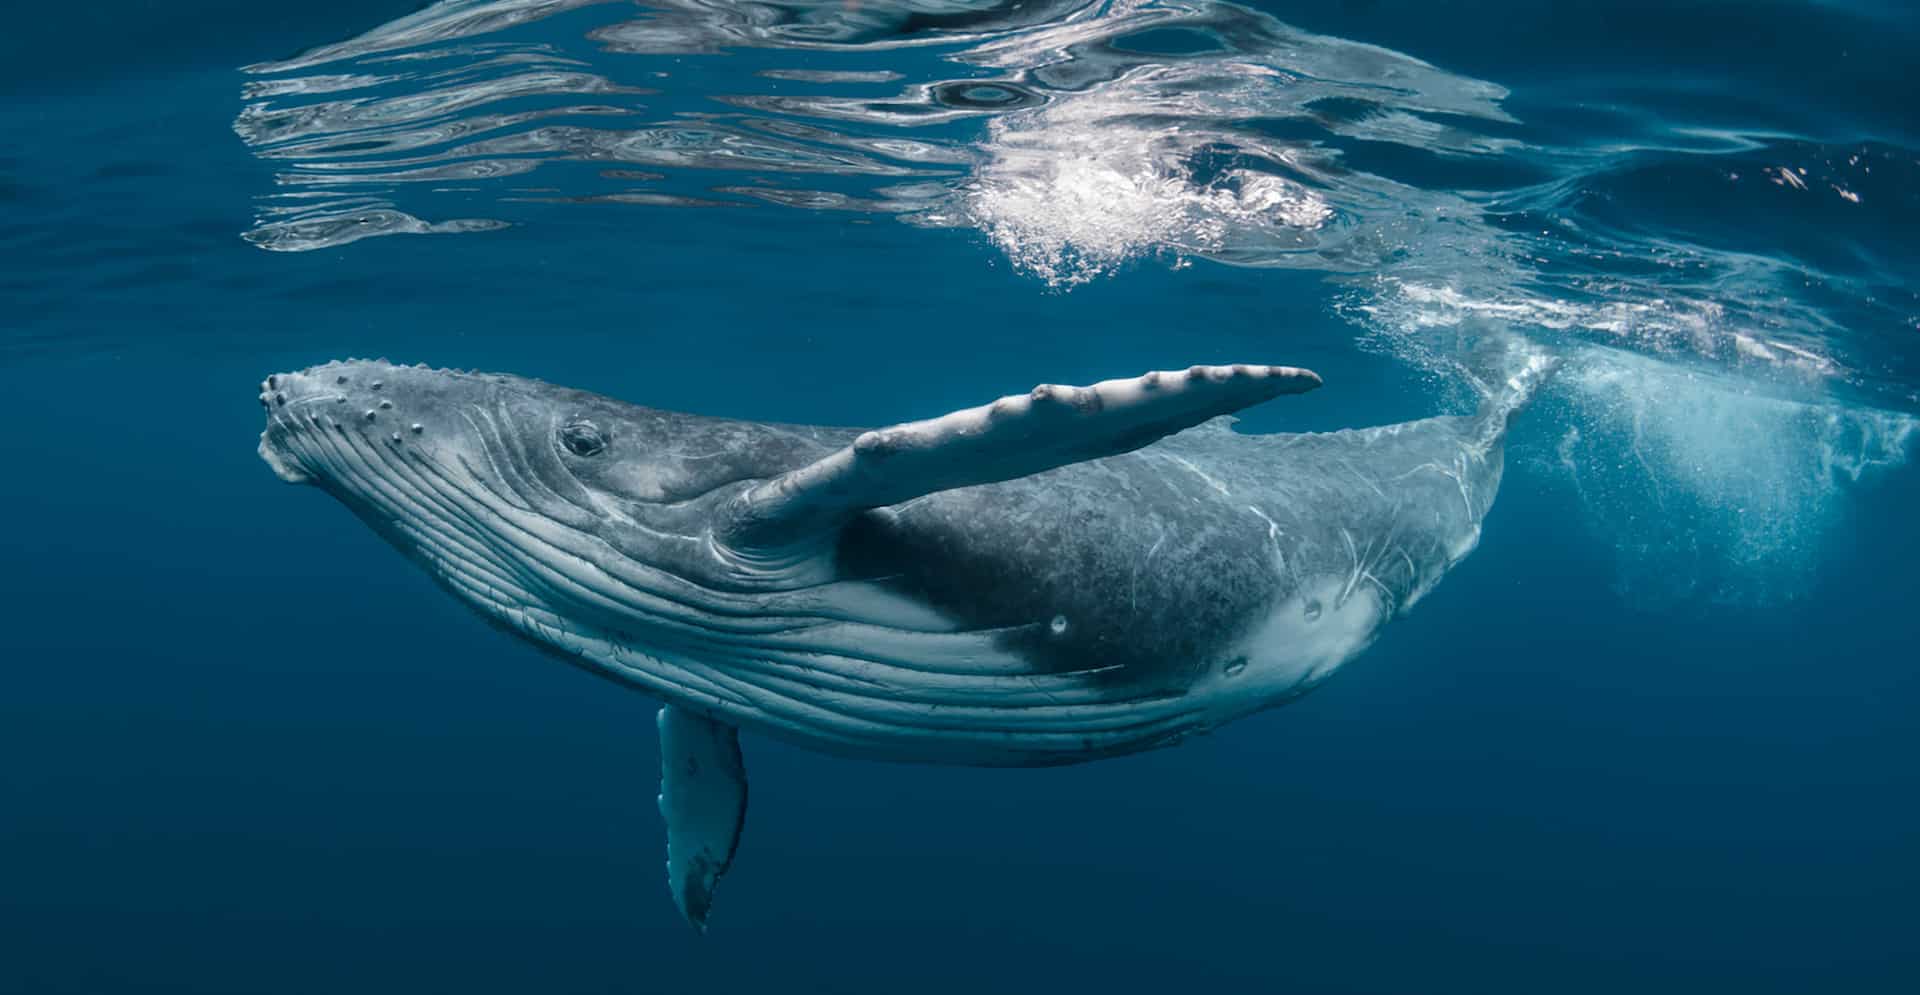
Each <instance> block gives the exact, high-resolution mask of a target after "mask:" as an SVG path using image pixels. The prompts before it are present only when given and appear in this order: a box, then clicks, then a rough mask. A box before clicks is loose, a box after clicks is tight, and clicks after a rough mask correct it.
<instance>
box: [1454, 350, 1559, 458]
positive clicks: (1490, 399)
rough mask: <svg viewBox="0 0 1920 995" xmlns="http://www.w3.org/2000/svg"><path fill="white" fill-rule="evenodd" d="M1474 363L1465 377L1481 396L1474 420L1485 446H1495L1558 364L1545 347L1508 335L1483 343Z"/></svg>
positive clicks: (1557, 359) (1550, 376)
mask: <svg viewBox="0 0 1920 995" xmlns="http://www.w3.org/2000/svg"><path fill="white" fill-rule="evenodd" d="M1475 360H1476V361H1475V362H1474V363H1473V364H1472V368H1471V369H1470V371H1469V374H1468V375H1469V378H1470V379H1471V381H1472V383H1473V386H1474V389H1475V390H1476V391H1477V392H1478V393H1479V394H1480V396H1481V401H1480V408H1479V410H1478V411H1477V412H1476V413H1475V415H1474V420H1475V421H1477V422H1478V423H1479V425H1480V431H1481V434H1482V437H1483V438H1484V439H1485V440H1486V441H1487V442H1489V443H1493V442H1498V441H1500V440H1501V439H1502V438H1504V437H1505V435H1506V431H1507V423H1508V421H1509V420H1510V419H1512V417H1513V415H1514V414H1515V413H1516V412H1518V411H1519V410H1520V409H1521V408H1524V407H1526V406H1527V403H1528V402H1529V401H1531V400H1533V395H1534V394H1535V393H1536V392H1537V391H1538V390H1539V389H1540V387H1541V385H1543V384H1545V383H1546V382H1547V381H1548V380H1549V379H1551V378H1552V376H1553V373H1554V370H1556V369H1558V368H1559V365H1560V360H1559V358H1558V357H1556V356H1554V355H1553V354H1552V353H1550V352H1548V351H1547V349H1546V347H1545V346H1542V345H1540V344H1539V343H1536V342H1530V341H1528V340H1526V339H1524V338H1521V337H1520V336H1518V335H1514V334H1510V333H1509V334H1506V335H1502V336H1500V337H1498V338H1497V339H1494V340H1492V341H1489V342H1487V343H1485V344H1484V345H1483V347H1482V348H1481V349H1480V350H1479V352H1478V354H1477V355H1476V357H1475Z"/></svg>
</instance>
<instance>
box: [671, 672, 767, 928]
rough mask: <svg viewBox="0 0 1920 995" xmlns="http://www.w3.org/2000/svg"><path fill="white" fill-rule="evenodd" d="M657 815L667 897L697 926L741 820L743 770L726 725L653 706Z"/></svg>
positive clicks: (735, 737) (736, 741)
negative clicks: (661, 822)
mask: <svg viewBox="0 0 1920 995" xmlns="http://www.w3.org/2000/svg"><path fill="white" fill-rule="evenodd" d="M660 814H661V815H662V816H664V817H665V818H666V820H667V884H668V886H669V887H670V888H672V889H673V900H674V903H675V904H676V905H678V906H679V907H680V913H681V914H682V915H684V916H686V917H687V921H688V922H690V923H692V924H693V925H694V927H695V928H697V929H699V930H701V931H702V932H704V931H705V930H706V928H707V910H708V909H709V908H710V907H711V906H712V904H713V889H714V886H715V885H716V884H717V883H719V881H720V876H721V875H722V874H725V873H726V872H727V868H728V866H730V865H731V864H732V863H733V852H734V849H735V848H736V847H738V846H739V844H740V829H741V827H742V826H743V825H744V824H745V823H746V819H747V768H746V765H745V763H743V762H742V760H741V757H740V737H739V733H738V732H737V731H736V730H735V729H734V728H733V727H732V726H730V725H726V724H725V723H721V722H716V721H714V720H712V719H709V718H706V717H705V716H702V715H699V714H696V713H694V712H690V711H687V710H686V709H683V708H675V707H673V706H671V705H669V706H667V707H665V708H662V709H660Z"/></svg>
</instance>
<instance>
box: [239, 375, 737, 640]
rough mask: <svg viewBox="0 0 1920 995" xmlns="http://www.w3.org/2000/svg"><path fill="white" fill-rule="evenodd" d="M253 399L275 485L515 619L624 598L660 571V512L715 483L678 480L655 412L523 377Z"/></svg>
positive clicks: (391, 381)
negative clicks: (337, 505)
mask: <svg viewBox="0 0 1920 995" xmlns="http://www.w3.org/2000/svg"><path fill="white" fill-rule="evenodd" d="M260 402H261V404H262V406H263V407H264V408H265V410H266V416H267V424H266V429H265V431H264V432H262V434H261V436H260V449H259V452H260V455H261V457H262V458H263V459H264V460H265V461H266V463H267V465H268V466H269V467H271V468H272V469H273V471H274V473H275V474H277V475H278V476H279V477H280V478H281V479H282V480H285V481H288V482H292V483H304V484H311V485H315V486H317V487H319V488H320V489H322V490H324V491H326V492H327V493H328V494H330V495H332V496H333V497H334V498H336V499H338V500H339V501H340V502H341V503H342V504H345V505H346V506H348V507H349V508H350V509H351V510H353V512H354V513H355V514H357V515H358V516H359V517H360V518H361V519H362V520H364V521H365V522H366V523H367V524H368V525H370V526H372V527H373V528H374V529H375V530H376V531H378V532H379V533H380V534H381V535H382V536H383V537H384V538H386V539H387V540H388V541H389V542H390V543H392V544H393V545H394V546H396V547H398V548H399V549H400V551H401V552H403V553H405V554H407V555H408V556H409V557H411V558H413V559H415V560H416V561H418V562H420V563H421V565H422V566H424V567H426V569H427V570H428V571H429V573H431V574H433V575H434V576H435V577H436V578H437V579H438V580H440V581H441V582H442V583H443V584H445V585H446V586H448V587H449V588H451V589H452V590H453V592H454V593H455V594H456V595H458V596H460V597H462V598H463V599H464V600H467V601H469V602H471V603H474V604H475V606H476V607H479V608H480V609H482V610H483V612H485V613H487V614H493V615H507V616H513V617H514V618H516V619H518V618H519V617H521V616H526V617H530V618H535V619H539V618H546V619H552V620H566V619H580V618H582V617H585V616H588V615H590V614H591V612H590V611H589V610H588V608H587V607H585V606H587V605H590V604H595V603H604V602H606V601H608V600H609V599H614V600H629V598H628V595H630V593H631V589H632V588H633V587H634V586H636V584H638V583H639V581H637V580H636V579H635V578H634V577H633V576H631V575H635V574H646V575H648V576H649V577H653V576H654V575H657V574H658V573H660V571H661V570H662V568H663V564H662V562H661V559H662V555H663V554H662V547H663V546H672V545H673V543H672V542H668V541H666V540H663V539H662V529H665V530H666V531H667V532H672V531H673V529H672V526H673V521H672V509H675V508H677V507H679V506H680V503H681V502H690V503H693V504H696V505H697V503H698V500H697V499H698V498H699V497H700V496H702V495H703V494H705V493H706V492H707V491H710V490H711V489H712V485H713V481H714V479H722V480H724V479H725V478H726V477H727V473H726V472H725V469H724V467H722V468H721V469H720V474H719V477H718V478H715V477H714V476H713V475H712V474H711V473H710V474H707V475H705V476H703V475H701V474H696V473H691V472H687V471H686V470H685V469H684V468H685V466H686V465H687V463H686V461H685V460H683V459H681V458H679V457H678V456H677V455H676V454H677V453H678V452H679V450H678V449H677V448H676V447H677V446H680V445H682V444H684V440H682V439H679V438H677V437H676V432H675V431H674V428H675V426H674V424H673V423H672V422H670V420H669V419H668V416H666V415H665V413H663V412H658V411H655V410H653V409H649V408H643V407H638V406H635V405H629V404H624V403H622V402H619V401H615V400H612V399H609V398H606V397H602V396H599V395H595V394H591V393H587V392H585V391H578V390H572V389H568V388H564V387H559V386H555V385H553V384H548V383H543V382H541V381H537V380H530V379H525V378H521V377H513V376H505V375H499V374H490V373H472V372H464V371H457V370H443V369H429V368H427V367H424V366H396V365H393V364H390V363H386V362H384V361H366V360H348V361H345V362H334V363H328V364H325V365H323V366H316V367H313V368H311V369H307V370H303V371H300V372H296V373H281V374H275V375H273V376H270V377H268V378H267V379H266V380H265V381H264V382H263V383H262V384H261V385H260ZM681 434H684V433H681ZM720 462H723V463H724V461H720ZM660 509H667V510H666V511H662V510H660ZM639 518H645V519H646V523H647V524H646V526H644V527H643V526H642V525H640V524H639V523H638V521H637V519H639ZM679 544H680V545H690V544H689V543H687V542H685V541H682V542H680V543H679ZM615 573H625V574H628V575H629V576H627V577H626V578H624V579H623V580H619V581H616V580H614V579H613V577H612V576H611V575H612V574H615ZM553 624H561V623H560V622H559V621H556V622H554V623H553ZM547 641H552V640H547Z"/></svg>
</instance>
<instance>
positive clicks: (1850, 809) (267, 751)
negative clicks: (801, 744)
mask: <svg viewBox="0 0 1920 995" xmlns="http://www.w3.org/2000/svg"><path fill="white" fill-rule="evenodd" d="M6 21H7V30H6V31H4V32H0V87H3V88H4V90H3V91H0V92H3V93H4V99H3V100H0V135H4V136H5V137H6V138H7V141H6V143H5V147H4V148H0V259H4V260H5V265H4V267H0V305H4V306H3V307H0V315H3V316H4V317H3V318H0V413H4V419H0V468H4V469H0V481H4V486H0V521H4V522H6V523H7V532H6V538H5V539H4V541H0V606H4V607H3V608H0V661H4V665H3V667H4V669H3V671H0V672H3V673H4V675H5V683H4V690H0V758H3V759H0V992H6V993H12V992H21V993H36V995H37V993H54V992H73V993H104V992H118V991H140V992H161V991H166V992H172V991H180V992H195V993H214V992H234V993H260V992H272V993H296V992H329V993H332V992H341V991H380V992H384V991H395V992H402V991H404V992H420V991H459V992H495V991H498V992H527V991H541V992H648V993H654V992H657V993H672V995H680V993H720V992H759V991H806V992H847V993H855V992H861V993H864V992H886V993H898V992H927V993H938V992H977V991H983V990H990V991H1089V992H1094V991H1097V992H1133V991H1142V992H1145V991H1198V990H1206V991H1216V990H1217V991H1277V990H1289V991H1306V992H1391V993H1406V992H1454V991H1463V992H1464V991H1471V992H1528V993H1533V992H1542V991H1552V992H1607V993H1613V992H1619V991H1626V990H1633V991H1649V992H1650V991H1684V992H1703V991H1737V992H1742V993H1754V992H1808V991H1833V992H1847V993H1868V992H1912V991H1916V990H1920V916H1917V915H1916V912H1915V909H1916V907H1920V764H1917V763H1916V758H1920V721H1916V716H1920V668H1917V667H1916V666H1915V659H1916V654H1915V651H1914V649H1913V645H1912V644H1913V643H1914V642H1915V640H1916V637H1920V618H1917V617H1916V614H1915V611H1914V607H1913V606H1914V604H1915V601H1916V598H1917V597H1920V571H1916V570H1915V568H1914V566H1913V564H1914V562H1915V560H1916V558H1917V557H1920V525H1916V522H1915V518H1914V511H1913V509H1914V508H1916V507H1920V473H1917V472H1916V468H1915V467H1914V465H1913V464H1912V462H1911V461H1912V459H1913V457H1914V456H1915V452H1914V450H1915V448H1916V445H1920V443H1917V442H1916V438H1917V437H1920V433H1916V431H1915V427H1916V424H1917V423H1916V419H1917V418H1920V251H1916V248H1915V246H1916V245H1920V192H1916V190H1917V189H1920V188H1917V187H1916V181H1920V115H1916V111H1915V101H1914V93H1915V90H1914V85H1913V79H1914V77H1915V75H1916V73H1915V70H1916V69H1920V64H1917V63H1916V56H1915V54H1914V53H1915V52H1916V51H1920V16H1916V15H1915V14H1914V13H1913V11H1912V10H1911V9H1909V8H1908V6H1907V5H1903V4H1895V3H1884V2H1877V0H1844V2H1811V0H1768V2H1762V3H1753V4H1721V3H1699V2H1694V3H1681V4H1653V3H1643V2H1622V3H1611V4H1589V3H1573V4H1519V3H1513V2H1511V0H1486V2H1472V3H1464V4H1445V5H1435V4H1415V3H1405V2H1399V0H1350V2H1344V3H1333V4H1297V3H1281V2H1272V0H1260V2H1239V3H1230V2H1219V0H1129V2H1111V3H1102V2H1089V0H1025V2H1023V3H1017V4H1008V3H994V2H990V0H783V2H777V3H775V2H762V3H751V4H749V3H730V2H723V0H648V2H645V3H641V4H629V3H612V2H592V0H494V2H468V0H450V2H445V3H440V4H436V5H432V6H428V7H424V8H418V7H416V6H415V5H413V4H411V3H405V2H399V3H396V2H382V0H348V2H343V3H336V4H327V5H312V6H305V7H291V6H285V5H257V4H239V3H231V2H224V0H189V2H187V3H183V4H177V5H170V6H166V7H151V6H148V5H136V4H128V3H116V2H103V3H99V4H93V5H88V6H69V7H55V6H44V7H32V8H25V9H21V10H17V11H12V12H10V13H9V14H8V15H7V17H6ZM1514 336H1518V337H1520V338H1523V339H1526V340H1528V341H1531V342H1534V343H1537V344H1538V346H1539V347H1540V348H1542V349H1545V350H1548V351H1550V352H1552V353H1553V354H1554V355H1556V356H1557V357H1559V359H1560V361H1561V366H1560V370H1559V373H1558V375H1557V377H1556V378H1555V379H1554V380H1553V381H1552V382H1551V384H1550V385H1549V386H1548V387H1547V388H1546V390H1545V391H1544V392H1543V394H1542V396H1541V397H1539V398H1538V399H1537V401H1536V403H1535V404H1534V405H1533V406H1532V407H1531V408H1529V409H1528V410H1527V411H1526V412H1525V413H1524V414H1523V415H1522V417H1521V418H1520V419H1519V420H1518V421H1517V422H1516V425H1515V428H1514V434H1513V437H1512V440H1511V447H1510V452H1509V466H1508V474H1507V478H1506V481H1505V483H1504V485H1503V489H1502V492H1501V495H1500V498H1499V501H1498V503H1497V505H1496V506H1495V508H1494V510H1493V512H1492V514H1491V515H1490V516H1489V518H1488V520H1487V523H1486V530H1485V535H1484V537H1483V540H1482V542H1481V545H1480V548H1479V549H1478V551H1477V552H1475V553H1474V554H1473V556H1472V557H1470V558H1469V559H1468V560H1466V561H1465V562H1464V563H1462V564H1461V565H1460V566H1459V567H1458V568H1456V569H1455V570H1454V571H1453V572H1452V573H1451V574H1450V575H1449V577H1448V578H1447V580H1446V581H1445V582H1444V583H1443V584H1441V586H1440V587H1439V588H1438V589H1437V590H1435V591H1434V592H1433V593H1432V594H1431V595H1430V596H1429V597H1428V598H1427V599H1426V600H1424V601H1423V602H1422V603H1421V604H1420V605H1419V607H1418V608H1417V610H1415V611H1413V612H1412V613H1411V614H1410V615H1409V616H1407V617H1406V618H1404V619H1401V620H1399V621H1396V622H1395V623H1393V624H1392V625H1391V626H1390V627H1389V628H1388V629H1387V630H1386V631H1385V633H1384V635H1383V637H1382V638H1381V640H1380V641H1379V642H1378V643H1377V644H1376V645H1375V646H1374V647H1373V648H1372V649H1370V650H1369V651H1368V652H1367V653H1366V654H1365V655H1364V656H1362V657H1360V658H1359V659H1357V660H1356V661H1354V662H1352V663H1350V664H1348V665H1347V667H1346V668H1345V669H1343V671H1342V672H1341V673H1339V674H1338V675H1337V676H1335V677H1334V678H1333V679H1332V680H1330V681H1329V682H1328V683H1327V684H1326V685H1325V686H1324V687H1322V688H1320V689H1318V690H1317V691H1315V692H1314V693H1313V694H1312V695H1310V696H1307V697H1306V698H1304V699H1302V700H1300V701H1298V702H1296V703H1293V704H1290V705H1288V706H1287V707H1285V708H1282V709H1276V710H1273V711H1270V712H1265V713H1262V714H1260V715H1257V716H1254V717H1250V718H1247V719H1244V720H1242V721H1240V722H1238V723H1235V724H1232V725H1230V726H1227V727H1225V728H1223V729H1220V730H1219V731H1217V732H1215V733H1213V734H1212V735H1210V736H1207V737H1203V738H1199V739H1196V740H1193V741H1190V742H1187V743H1184V744H1182V745H1180V746H1178V747H1177V748H1174V749H1170V750H1161V751H1154V752H1148V753H1144V754H1139V755H1135V756H1132V757H1127V758H1122V759H1117V760H1109V761H1102V762H1099V763H1093V764H1087V765H1081V766H1074V767H1065V768H1056V769H1046V770H976V769H966V768H946V767H922V766H909V765H894V764H879V763H862V762H854V761H847V760H841V759H834V758H828V757H823V756H819V755H815V754H812V753H808V752H805V751H802V750H800V749H797V748H794V747H791V746H788V745H785V744H783V743H781V742H779V741H776V740H771V739H767V738H764V737H757V736H752V735H749V736H747V737H745V741H744V747H745V750H746V754H747V763H748V767H749V769H750V771H751V774H752V806H751V813H750V815H749V819H748V827H747V831H746V836H745V839H744V841H743V844H742V848H741V852H740V855H739V859H738V861H737V863H736V864H735V866H734V869H733V871H732V873H731V874H730V876H729V877H728V878H727V880H726V882H725V884H724V885H723V887H722V889H721V892H720V894H719V896H718V900H717V903H716V907H715V912H714V917H713V925H712V929H711V930H710V931H709V932H708V933H706V934H705V935H698V934H696V933H695V932H694V931H693V930H691V929H690V928H689V927H688V926H687V925H686V924H685V923H684V922H683V921H681V920H680V918H679V916H678V914H677V912H676V911H675V910H674V907H673V904H672V902H671V901H670V900H669V898H668V895H667V889H666V888H665V885H664V881H663V875H662V868H661V863H662V860H663V856H664V853H663V850H664V842H663V830H662V827H661V825H660V821H659V817H658V814H657V812H656V810H655V802H654V795H655V792H656V782H657V778H658V770H659V767H658V764H659V758H658V747H657V744H656V742H655V738H654V723H653V713H654V709H655V704H654V703H653V702H650V701H648V700H647V699H645V698H644V697H642V696H640V695H638V694H635V693H632V692H629V691H625V690H623V689H620V688H618V687H615V686H613V685H611V684H609V683H607V682H604V681H599V680H595V679H592V678H591V677H589V676H588V675H586V674H585V673H583V672H581V671H579V670H576V669H573V668H569V667H565V666H561V665H558V664H556V663H555V662H554V661H552V660H550V659H548V658H545V657H542V656H541V655H539V654H538V653H537V652H535V651H534V650H533V649H532V648H530V647H528V646H526V645H523V644H522V643H520V642H517V641H514V640H510V639H507V638H505V637H504V636H502V635H501V634H499V633H498V632H497V631H495V630H493V629H491V628H489V627H487V626H486V625H485V624H483V623H482V622H481V621H479V620H478V619H477V618H475V617H474V616H473V615H472V614H471V613H470V612H468V611H467V610H465V609H463V608H462V607H460V606H459V605H457V604H455V603H454V602H453V601H452V600H451V599H449V598H447V597H446V596H445V595H444V594H442V593H441V592H440V591H439V590H438V589H437V588H436V587H435V586H434V584H433V583H432V582H431V581H430V580H429V579H428V578H427V577H426V576H425V575H424V574H423V573H422V572H420V571H419V570H417V569H414V568H413V567H412V566H410V565H409V564H407V563H406V562H405V561H403V560H402V559H401V558H400V557H398V556H396V555H394V553H393V552H392V551H391V549H389V548H388V547H387V546H386V545H384V544H383V543H382V542H381V541H380V540H379V539H378V538H377V537H376V536H375V535H374V534H373V533H371V532H370V531H368V530H366V529H365V528H363V527H361V526H360V525H359V524H358V523H357V522H355V521H354V520H353V519H352V517H351V516H350V515H348V514H347V513H346V512H345V511H344V510H343V509H341V508H340V507H339V506H337V505H336V504H335V503H333V502H331V501H330V500H328V499H326V498H325V497H324V496H323V495H321V494H319V493H318V492H316V491H313V490H311V489H298V490H296V489H293V488H288V487H286V486H285V485H282V484H281V483H279V482H278V481H277V480H276V479H275V478H274V476H273V474H272V473H271V472H269V471H268V469H267V468H266V467H265V466H264V465H263V464H262V463H261V461H260V460H259V458H258V457H257V455H256V454H255V444H256V441H257V437H258V434H259V431H260V428H261V418H260V412H259V407H258V402H257V401H256V399H255V393H256V390H257V388H256V384H257V383H258V382H259V380H260V379H261V378H262V377H263V376H265V375H266V374H267V373H270V372H274V371H282V370H290V369H297V368H301V367H305V366H309V365H312V364H315V363H319V362H324V361H326V360H328V359H333V358H339V357H344V356H352V355H358V356H374V355H379V356H389V357H392V358H393V359H395V360H397V361H404V362H415V361H423V362H427V363H429V364H433V365H443V366H458V367H475V368H482V369H494V370H501V371H509V372H513V373H518V374H523V375H528V376H536V377H539V378H542V379H546V380H550V381H553V382H556V383H564V384H568V385H570V386H577V387H582V388H587V389H591V390H595V391H599V392H602V393H606V394H610V395H614V396H617V397H621V398H625V399H628V400H631V401H634V402H637V403H643V404H648V405H653V406H657V407H664V408H671V409H678V410H684V411H693V412H700V413H706V414H716V415H729V416H738V417H748V418H761V419H768V420H781V421H796V422H811V423H822V424H884V423H888V422H894V421H901V420H907V419H912V418H922V417H930V416H933V415H937V414H939V413H942V412H945V411H949V410H952V409H955V408H959V407H964V406H968V405H972V404H977V403H980V402H983V401H986V400H988V399H990V398H992V397H995V396H998V395H1000V394H1004V393H1008V392H1012V391H1018V390H1024V389H1025V388H1027V387H1028V386H1030V385H1032V384H1034V383H1039V382H1062V383H1087V382H1091V381H1094V380H1098V379H1102V378H1106V377H1114V376H1128V375H1133V374H1136V373H1138V372H1140V371H1141V370H1144V369H1166V368H1176V367H1183V366H1186V365H1189V364H1192V363H1197V362H1273V363H1288V364H1294V365H1300V366H1308V367H1312V368H1313V369H1315V370H1317V371H1319V372H1320V373H1321V374H1322V375H1323V376H1324V377H1325V378H1326V381H1327V386H1326V387H1324V388H1323V389H1321V390H1319V391H1317V392H1315V393H1313V394H1311V395H1308V396H1304V397H1297V398H1285V399H1281V400H1279V401H1275V402H1273V403H1270V404H1267V405H1264V406H1262V407H1260V408H1257V409H1253V410H1251V411H1249V412H1246V413H1245V418H1244V422H1243V428H1246V429H1249V430H1254V431H1303V430H1307V431H1320V430H1330V429H1334V428H1339V427H1344V426H1354V425H1365V424H1377V423H1384V422H1390V421H1400V420H1406V419H1411V418H1417V417H1423V416H1425V415H1428V414H1432V413H1435V412H1440V411H1459V410H1465V409H1467V408H1468V407H1470V406H1471V405H1472V403H1473V402H1474V398H1475V396H1476V394H1477V392H1478V390H1480V389H1481V388H1482V387H1483V386H1484V385H1483V384H1480V383H1478V381H1477V378H1481V377H1483V374H1484V369H1483V364H1482V363H1481V362H1480V360H1479V358H1478V357H1480V356H1482V355H1484V353H1485V348H1486V343H1487V342H1490V341H1496V340H1502V339H1507V338H1510V337H1514Z"/></svg>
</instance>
